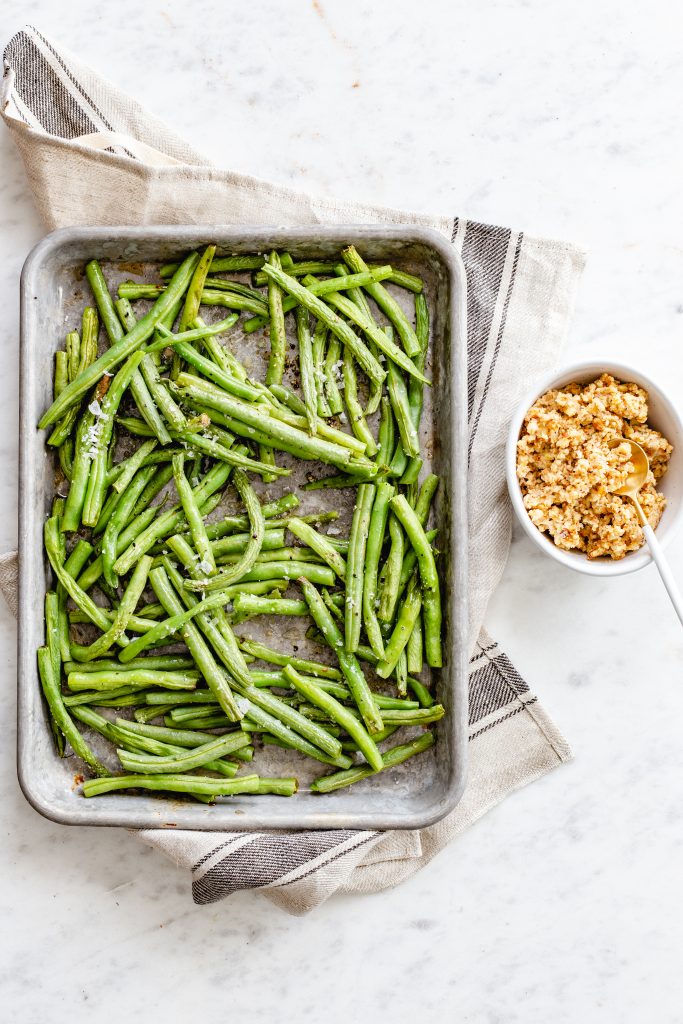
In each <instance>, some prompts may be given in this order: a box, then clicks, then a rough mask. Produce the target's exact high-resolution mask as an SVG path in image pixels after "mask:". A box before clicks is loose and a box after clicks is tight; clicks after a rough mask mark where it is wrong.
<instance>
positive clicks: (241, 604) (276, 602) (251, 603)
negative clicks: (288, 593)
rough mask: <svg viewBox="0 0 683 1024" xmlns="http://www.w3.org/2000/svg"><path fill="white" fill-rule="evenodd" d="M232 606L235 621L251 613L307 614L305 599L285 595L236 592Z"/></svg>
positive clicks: (241, 619)
mask: <svg viewBox="0 0 683 1024" xmlns="http://www.w3.org/2000/svg"><path fill="white" fill-rule="evenodd" d="M233 608H234V610H235V616H236V621H243V620H244V619H246V618H251V617H252V616H253V615H308V606H307V604H306V602H305V601H294V600H292V599H290V598H285V597H280V598H270V597H259V596H258V595H257V594H237V596H236V597H235V598H234V600H233Z"/></svg>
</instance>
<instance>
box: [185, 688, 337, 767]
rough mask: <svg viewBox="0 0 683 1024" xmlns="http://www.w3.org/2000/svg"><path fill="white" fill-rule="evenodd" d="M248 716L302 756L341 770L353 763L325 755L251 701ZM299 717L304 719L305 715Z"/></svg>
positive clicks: (259, 692) (256, 690) (259, 693)
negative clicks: (332, 765)
mask: <svg viewBox="0 0 683 1024" xmlns="http://www.w3.org/2000/svg"><path fill="white" fill-rule="evenodd" d="M252 690H253V693H254V695H255V696H261V697H263V692H262V691H259V690H258V689H257V688H256V687H252ZM250 692H251V691H250ZM283 706H284V707H285V708H287V711H291V710H292V709H291V708H288V707H287V705H286V704H285V705H283ZM246 715H247V717H248V718H250V719H251V721H252V722H253V723H254V725H256V726H259V727H260V728H261V729H262V730H263V731H264V732H269V733H271V734H272V735H273V736H276V737H277V738H278V739H279V740H281V741H282V742H284V743H286V744H287V745H288V746H290V747H292V748H293V749H294V750H299V751H300V752H301V753H302V754H308V756H309V757H313V758H315V759H316V760H318V761H324V762H325V763H326V764H335V765H337V766H338V767H340V768H342V767H344V768H348V767H349V764H350V762H351V759H350V758H349V757H346V756H345V755H343V754H341V753H339V754H337V755H331V754H327V753H325V752H324V751H322V750H321V749H320V748H319V747H317V746H315V744H313V743H311V742H310V741H309V740H307V739H306V738H305V737H303V736H301V735H300V734H299V733H298V732H295V731H294V729H292V728H290V726H289V725H287V724H286V723H285V722H282V721H281V720H280V719H279V718H276V717H275V715H273V714H271V713H270V712H269V711H266V710H265V709H264V708H262V707H259V706H258V705H257V704H254V703H253V701H251V700H249V710H248V711H247V712H246ZM297 715H298V712H297ZM299 717H301V718H303V715H302V716H299ZM311 724H313V723H310V722H307V723H306V725H307V726H310V725H311ZM185 727H186V728H187V723H185ZM326 735H327V736H328V738H329V739H331V740H334V738H335V737H333V736H331V735H330V734H329V733H326ZM340 746H341V745H340Z"/></svg>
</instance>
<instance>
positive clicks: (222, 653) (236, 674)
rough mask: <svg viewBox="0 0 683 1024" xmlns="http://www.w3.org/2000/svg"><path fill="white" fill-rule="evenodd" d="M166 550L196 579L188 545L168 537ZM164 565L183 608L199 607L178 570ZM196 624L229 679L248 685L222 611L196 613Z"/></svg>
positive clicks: (166, 561)
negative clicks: (210, 613) (207, 613)
mask: <svg viewBox="0 0 683 1024" xmlns="http://www.w3.org/2000/svg"><path fill="white" fill-rule="evenodd" d="M169 548H171V550H172V551H173V553H174V555H175V556H176V557H177V558H178V560H179V561H180V563H181V564H182V565H183V567H184V568H185V569H186V570H187V571H188V573H189V575H190V576H192V577H193V578H194V579H196V578H198V576H199V575H200V570H199V569H198V568H197V563H196V561H195V559H194V553H193V551H192V549H191V547H190V546H189V544H188V543H187V542H186V541H185V540H184V539H183V538H182V537H171V538H170V539H169ZM163 564H164V568H165V569H166V572H167V573H168V576H169V579H170V580H171V583H172V584H173V586H174V587H175V589H176V592H177V594H178V597H179V598H180V600H181V601H182V602H183V603H184V605H185V607H186V608H193V607H194V606H195V605H197V604H200V605H201V604H202V603H203V602H202V601H199V599H198V598H196V597H195V596H194V595H193V594H191V593H190V592H189V591H188V590H186V589H185V586H184V582H185V581H184V580H183V578H182V576H181V575H180V573H179V572H178V570H177V568H176V567H175V566H174V565H172V564H171V562H170V559H168V558H164V560H163ZM181 610H182V609H181ZM196 623H197V625H198V626H199V628H200V629H201V631H202V632H203V633H204V635H205V636H206V638H207V640H208V641H209V643H210V645H211V647H212V648H213V650H214V651H215V653H216V655H217V656H218V658H219V659H220V660H221V661H222V663H223V665H224V666H225V668H226V669H227V670H228V672H229V673H230V676H231V678H232V679H234V680H235V681H236V682H240V683H244V684H245V685H246V684H248V683H249V681H250V675H249V666H248V665H247V663H246V660H245V657H244V655H243V654H242V652H241V650H240V649H239V647H238V646H237V640H236V638H235V634H234V633H233V631H232V628H231V626H230V623H229V622H228V619H227V617H226V615H225V613H224V612H223V610H222V609H221V608H220V607H219V608H216V609H215V611H214V614H213V615H212V616H209V615H206V614H203V613H198V615H197V619H196Z"/></svg>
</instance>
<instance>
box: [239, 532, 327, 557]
mask: <svg viewBox="0 0 683 1024" xmlns="http://www.w3.org/2000/svg"><path fill="white" fill-rule="evenodd" d="M269 533H271V534H272V533H275V534H277V533H284V531H283V530H282V531H281V530H270V531H268V533H266V535H265V536H266V537H268V535H269ZM335 553H336V549H335ZM239 558H240V555H239V554H238V553H237V552H235V553H233V554H229V555H224V556H223V557H222V558H221V559H220V561H221V564H234V563H235V562H237V561H238V560H239ZM263 562H315V564H316V565H321V564H322V558H321V557H320V555H318V554H316V552H315V551H312V550H311V549H310V548H305V547H279V548H275V547H270V546H269V547H268V550H265V551H264V550H262V551H261V552H260V554H259V555H258V556H257V558H256V564H257V565H260V564H262V563H263Z"/></svg>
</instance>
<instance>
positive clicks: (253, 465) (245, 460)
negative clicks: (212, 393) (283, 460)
mask: <svg viewBox="0 0 683 1024" xmlns="http://www.w3.org/2000/svg"><path fill="white" fill-rule="evenodd" d="M214 429H215V428H214ZM172 437H173V438H175V439H177V440H179V441H181V442H182V443H183V444H184V445H185V446H186V447H187V448H191V449H192V450H193V451H196V452H200V453H201V454H202V455H210V456H212V457H213V458H214V459H218V460H219V461H221V462H226V463H227V464H228V465H229V466H239V467H240V468H241V469H250V470H251V471H252V472H253V473H260V474H261V475H262V476H263V478H264V480H265V478H266V476H274V477H277V476H289V475H290V473H291V472H292V471H291V469H283V468H279V467H277V466H276V467H274V468H273V467H271V466H270V465H269V464H268V463H267V462H263V461H259V460H257V459H250V458H249V457H248V455H246V454H245V451H238V450H237V449H235V450H232V449H229V448H228V447H227V446H226V445H224V444H221V443H220V442H218V441H215V440H214V439H213V438H211V437H210V436H207V435H206V434H198V433H196V432H195V431H192V430H182V431H175V430H174V431H172Z"/></svg>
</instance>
